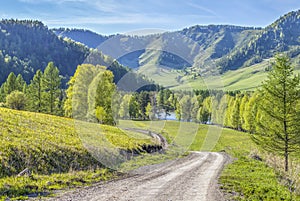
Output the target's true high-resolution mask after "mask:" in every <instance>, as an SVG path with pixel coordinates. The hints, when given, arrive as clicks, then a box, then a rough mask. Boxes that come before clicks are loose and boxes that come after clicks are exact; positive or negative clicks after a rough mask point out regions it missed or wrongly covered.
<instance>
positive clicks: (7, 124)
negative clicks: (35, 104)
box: [0, 108, 155, 200]
mask: <svg viewBox="0 0 300 201" xmlns="http://www.w3.org/2000/svg"><path fill="white" fill-rule="evenodd" d="M0 128H1V129H0V144H1V146H0V200H4V199H5V198H7V197H11V198H14V197H15V199H21V198H22V199H25V198H26V196H27V195H28V194H35V193H45V192H46V193H48V192H51V190H53V189H61V188H66V187H74V186H78V185H87V184H90V183H93V182H96V181H102V180H107V179H110V178H113V177H115V176H116V172H114V171H111V170H110V169H109V168H107V167H105V165H106V164H104V165H103V164H102V163H101V162H103V161H100V160H96V159H95V158H97V156H96V155H97V154H99V153H100V155H101V154H102V153H104V152H105V151H107V150H111V149H114V150H115V151H119V150H124V152H125V153H127V152H128V153H130V152H131V151H136V150H141V147H142V146H143V145H145V144H151V145H154V144H155V142H154V141H153V140H152V139H151V138H150V137H145V136H144V135H143V136H141V134H138V133H134V132H131V133H127V132H125V131H123V130H121V129H119V128H116V127H111V126H104V125H101V126H100V125H99V124H92V123H86V122H78V121H74V120H72V119H68V118H62V117H56V116H51V115H45V114H37V113H30V112H24V111H15V110H9V109H5V108H0ZM107 157H109V156H107ZM99 161H100V162H99ZM25 168H28V170H29V171H30V173H28V175H29V176H28V175H27V176H26V175H25V176H20V177H18V176H17V175H18V173H20V172H21V171H22V170H24V169H25ZM20 196H21V197H20ZM22 196H23V197H22ZM24 196H25V197H24Z"/></svg>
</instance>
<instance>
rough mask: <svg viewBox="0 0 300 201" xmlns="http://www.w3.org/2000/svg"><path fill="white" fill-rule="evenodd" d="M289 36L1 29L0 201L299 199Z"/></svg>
mask: <svg viewBox="0 0 300 201" xmlns="http://www.w3.org/2000/svg"><path fill="white" fill-rule="evenodd" d="M22 2H23V3H30V4H31V3H32V2H31V1H28V2H27V1H22ZM49 2H50V1H49ZM49 2H48V1H47V3H49ZM66 2H67V3H71V2H69V1H61V2H60V3H59V4H58V5H65V4H66ZM40 3H41V2H40ZM40 3H36V5H39V4H40ZM44 3H45V2H44ZM52 3H53V2H52ZM72 3H74V2H73V1H72ZM77 3H78V5H79V4H81V3H82V1H79V2H77ZM99 5H100V4H99ZM99 5H98V6H99ZM190 6H191V5H190ZM194 7H195V5H194ZM106 9H107V8H106ZM108 10H109V9H108ZM201 10H203V8H201ZM204 10H206V12H209V11H208V10H207V9H204ZM105 12H107V10H106V11H105ZM209 13H211V12H209ZM47 22H48V23H49V21H46V22H45V23H47ZM76 27H77V26H76ZM299 27H300V10H296V11H291V12H288V13H286V14H284V15H282V16H281V17H278V18H277V20H275V21H274V22H273V23H270V24H269V25H267V26H265V27H254V26H249V27H247V26H236V25H227V24H224V25H191V26H190V27H187V28H182V29H181V30H173V31H166V32H159V33H152V34H148V35H130V34H111V35H101V34H98V33H96V32H93V31H90V30H87V29H80V28H79V29H77V28H73V29H72V28H53V27H52V28H48V26H47V25H46V24H44V23H43V22H41V21H38V20H18V19H2V20H1V21H0V142H1V146H0V200H1V201H2V200H3V201H10V200H74V201H76V200H100V201H101V200H191V201H192V200H208V201H210V200H212V201H214V200H291V201H294V200H300V188H299V186H300V158H299V150H300V137H299V136H300V134H299V133H300V114H299V109H300V77H299V72H300V28H299ZM168 119H172V120H168Z"/></svg>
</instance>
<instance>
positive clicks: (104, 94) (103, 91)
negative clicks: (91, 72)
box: [95, 71, 116, 125]
mask: <svg viewBox="0 0 300 201" xmlns="http://www.w3.org/2000/svg"><path fill="white" fill-rule="evenodd" d="M98 76H99V78H98V79H99V82H98V84H97V89H96V96H95V108H96V113H98V116H97V115H96V117H97V118H98V117H99V118H100V119H99V118H98V120H99V121H101V123H103V124H108V125H114V124H115V122H114V118H113V114H112V101H113V100H112V99H113V95H114V93H115V92H116V85H115V84H114V83H113V79H114V76H113V74H112V72H111V71H104V72H101V73H100V74H99V75H98Z"/></svg>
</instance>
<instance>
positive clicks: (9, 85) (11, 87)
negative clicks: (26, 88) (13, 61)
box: [4, 72, 17, 96]
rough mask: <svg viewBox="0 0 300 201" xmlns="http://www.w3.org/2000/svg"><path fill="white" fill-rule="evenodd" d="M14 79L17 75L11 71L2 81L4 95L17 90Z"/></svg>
mask: <svg viewBox="0 0 300 201" xmlns="http://www.w3.org/2000/svg"><path fill="white" fill-rule="evenodd" d="M16 79H17V77H16V75H15V74H14V73H13V72H11V73H10V74H9V75H8V77H7V80H6V82H5V83H4V94H5V96H7V95H9V94H10V93H11V92H13V91H15V90H17V84H16Z"/></svg>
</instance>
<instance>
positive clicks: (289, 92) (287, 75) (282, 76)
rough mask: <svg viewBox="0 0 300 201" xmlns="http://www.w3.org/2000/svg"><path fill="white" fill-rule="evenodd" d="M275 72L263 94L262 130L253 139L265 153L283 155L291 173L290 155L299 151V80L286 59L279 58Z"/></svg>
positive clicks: (261, 100) (265, 84) (259, 123)
mask: <svg viewBox="0 0 300 201" xmlns="http://www.w3.org/2000/svg"><path fill="white" fill-rule="evenodd" d="M272 68H273V70H272V71H270V72H269V75H268V79H267V80H266V81H265V82H264V83H263V85H262V89H261V91H260V93H261V94H262V96H261V97H260V99H259V109H260V110H261V113H260V115H261V116H260V119H259V121H258V126H259V128H260V130H259V133H258V135H255V136H254V138H253V139H254V140H255V142H257V143H259V144H261V145H262V147H263V148H264V149H266V150H268V151H274V152H276V153H280V154H282V155H284V157H285V164H286V166H285V170H286V171H288V164H289V162H288V157H289V155H290V153H292V152H295V151H298V149H299V148H300V135H299V134H300V133H299V128H300V123H299V122H300V119H299V118H300V117H299V112H298V110H297V105H298V104H299V99H300V90H299V87H300V78H299V76H295V75H294V73H293V72H294V71H293V70H294V69H293V67H292V66H291V63H290V61H289V58H288V57H287V56H280V55H278V56H277V57H276V61H275V63H274V64H273V66H272Z"/></svg>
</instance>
